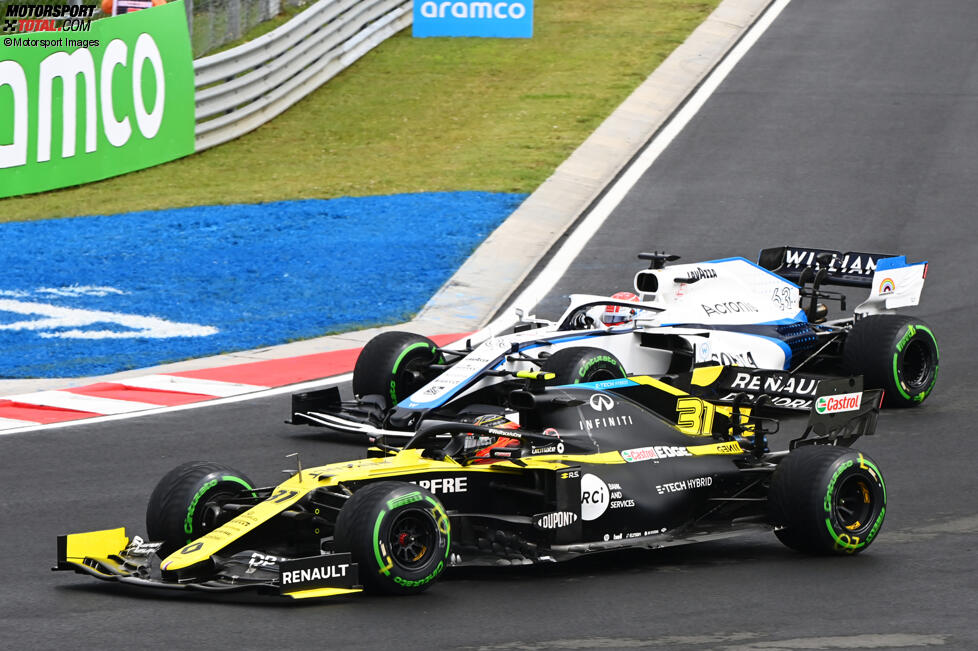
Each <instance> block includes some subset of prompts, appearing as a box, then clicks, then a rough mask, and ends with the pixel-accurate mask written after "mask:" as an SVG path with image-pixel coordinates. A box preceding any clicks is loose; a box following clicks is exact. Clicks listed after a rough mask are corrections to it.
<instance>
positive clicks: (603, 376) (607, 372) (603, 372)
mask: <svg viewBox="0 0 978 651" xmlns="http://www.w3.org/2000/svg"><path fill="white" fill-rule="evenodd" d="M620 377H621V374H620V373H616V372H615V371H613V370H611V369H607V368H599V369H596V370H595V371H594V372H593V373H589V374H588V378H587V381H588V382H601V381H603V380H617V379H618V378H620Z"/></svg>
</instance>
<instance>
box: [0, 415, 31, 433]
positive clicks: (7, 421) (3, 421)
mask: <svg viewBox="0 0 978 651" xmlns="http://www.w3.org/2000/svg"><path fill="white" fill-rule="evenodd" d="M35 425H37V423H34V422H32V421H29V420H17V419H16V418H0V430H4V429H13V428H15V427H33V426H35Z"/></svg>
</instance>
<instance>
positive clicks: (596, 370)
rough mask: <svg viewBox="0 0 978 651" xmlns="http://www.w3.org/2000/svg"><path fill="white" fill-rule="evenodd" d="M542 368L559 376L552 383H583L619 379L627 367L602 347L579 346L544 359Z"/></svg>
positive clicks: (559, 351)
mask: <svg viewBox="0 0 978 651" xmlns="http://www.w3.org/2000/svg"><path fill="white" fill-rule="evenodd" d="M541 366H542V370H544V371H546V372H548V373H553V374H554V375H556V376H557V377H556V378H554V379H553V380H552V382H551V383H552V384H557V385H559V384H581V383H582V382H599V381H601V380H617V379H618V378H623V377H625V367H623V366H622V365H621V362H620V361H618V358H617V357H615V356H614V355H612V354H611V353H609V352H607V351H604V350H601V349H600V348H588V347H586V346H578V347H575V348H564V349H563V350H558V351H557V352H556V353H554V354H553V355H551V356H550V357H548V358H547V359H545V360H544V362H543V364H542V365H541Z"/></svg>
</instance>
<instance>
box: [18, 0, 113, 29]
mask: <svg viewBox="0 0 978 651" xmlns="http://www.w3.org/2000/svg"><path fill="white" fill-rule="evenodd" d="M95 9H96V5H51V4H43V5H36V4H11V5H7V11H6V12H4V15H3V31H4V33H5V34H9V33H21V34H23V33H29V32H87V31H89V30H91V29H92V16H94V15H95Z"/></svg>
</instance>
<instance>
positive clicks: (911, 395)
mask: <svg viewBox="0 0 978 651" xmlns="http://www.w3.org/2000/svg"><path fill="white" fill-rule="evenodd" d="M842 357H843V363H844V365H845V370H846V372H847V373H850V374H852V375H862V376H863V380H864V382H865V383H866V387H867V388H870V389H883V390H884V392H885V393H884V396H883V404H885V405H886V406H888V407H912V406H915V405H919V404H920V403H922V402H923V401H924V400H925V399H926V398H927V396H929V395H930V393H931V391H933V389H934V384H935V383H936V382H937V369H938V362H939V361H940V354H939V352H938V349H937V337H935V336H934V332H933V330H931V328H930V326H928V325H927V324H926V323H925V322H924V321H922V320H920V319H915V318H911V317H907V316H903V315H899V314H877V315H872V316H866V317H863V318H861V319H859V320H857V321H856V322H855V323H853V325H852V330H851V331H850V332H849V334H848V335H847V336H846V341H845V344H844V346H843V349H842Z"/></svg>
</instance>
